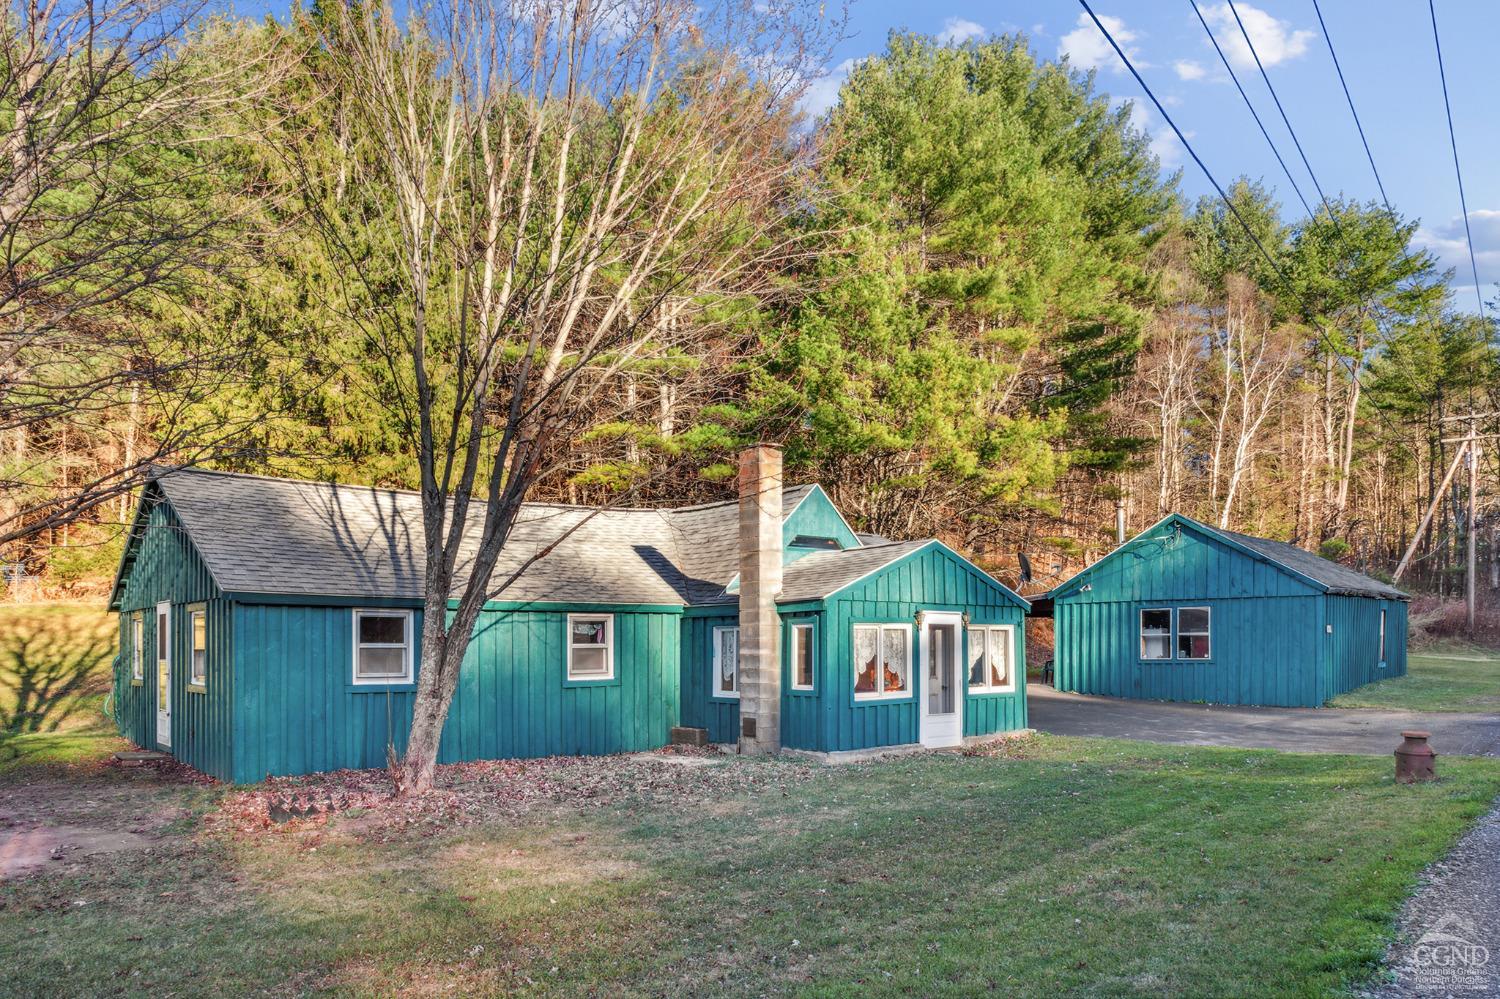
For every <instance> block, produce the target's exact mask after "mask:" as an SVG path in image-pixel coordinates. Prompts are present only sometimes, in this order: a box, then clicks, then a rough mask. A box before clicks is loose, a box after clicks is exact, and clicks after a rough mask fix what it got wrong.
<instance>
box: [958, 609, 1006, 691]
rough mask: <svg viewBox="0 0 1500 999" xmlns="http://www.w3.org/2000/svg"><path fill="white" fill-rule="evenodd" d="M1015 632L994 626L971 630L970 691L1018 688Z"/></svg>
mask: <svg viewBox="0 0 1500 999" xmlns="http://www.w3.org/2000/svg"><path fill="white" fill-rule="evenodd" d="M1015 658H1016V651H1015V629H1014V628H1012V627H1011V626H1010V625H994V626H990V627H979V628H970V629H969V692H970V693H976V694H984V693H994V692H997V691H1005V692H1009V691H1012V690H1014V689H1015Z"/></svg>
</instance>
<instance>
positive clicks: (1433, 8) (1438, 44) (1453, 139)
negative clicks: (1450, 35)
mask: <svg viewBox="0 0 1500 999" xmlns="http://www.w3.org/2000/svg"><path fill="white" fill-rule="evenodd" d="M1427 10H1428V12H1429V13H1431V14H1432V44H1433V47H1434V48H1436V49H1437V62H1438V79H1439V80H1441V81H1442V83H1443V110H1444V111H1446V112H1447V114H1448V144H1449V145H1451V146H1452V147H1453V172H1454V173H1455V174H1456V175H1457V176H1458V204H1459V207H1460V208H1462V209H1463V213H1464V238H1465V239H1466V240H1468V243H1469V267H1470V268H1471V269H1472V271H1473V274H1474V297H1475V298H1477V299H1479V315H1480V316H1483V315H1484V293H1483V292H1481V291H1480V290H1479V264H1478V262H1477V261H1476V260H1475V259H1474V234H1473V233H1471V232H1470V231H1469V203H1468V200H1467V199H1465V198H1464V172H1463V168H1462V167H1460V166H1459V165H1458V136H1457V133H1455V132H1454V131H1453V106H1452V105H1451V104H1449V103H1448V74H1447V73H1445V72H1444V71H1443V42H1442V40H1441V39H1440V38H1439V37H1438V25H1437V4H1436V3H1435V2H1434V0H1427Z"/></svg>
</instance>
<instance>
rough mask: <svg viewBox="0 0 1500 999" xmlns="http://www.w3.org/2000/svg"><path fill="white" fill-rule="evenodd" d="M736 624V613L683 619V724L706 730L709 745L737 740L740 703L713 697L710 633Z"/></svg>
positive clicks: (737, 617)
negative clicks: (710, 743)
mask: <svg viewBox="0 0 1500 999" xmlns="http://www.w3.org/2000/svg"><path fill="white" fill-rule="evenodd" d="M739 621H740V618H739V613H738V611H737V610H731V612H730V613H728V614H722V613H720V614H712V615H700V614H694V613H691V612H689V613H688V614H685V615H684V616H683V618H682V683H681V686H682V724H683V725H687V726H689V727H691V728H702V729H707V730H708V738H709V741H711V742H737V741H738V740H739V726H740V702H739V701H738V700H734V699H731V698H721V697H715V696H713V672H714V658H713V655H714V654H713V631H714V629H715V628H734V627H738V625H739Z"/></svg>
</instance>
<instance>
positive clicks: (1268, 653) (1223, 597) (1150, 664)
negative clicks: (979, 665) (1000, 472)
mask: <svg viewBox="0 0 1500 999" xmlns="http://www.w3.org/2000/svg"><path fill="white" fill-rule="evenodd" d="M1170 536H1171V530H1170V528H1165V529H1161V530H1159V531H1157V532H1155V533H1154V534H1153V535H1152V536H1143V537H1142V538H1137V539H1135V540H1134V541H1132V542H1130V543H1129V544H1128V545H1126V547H1125V548H1124V549H1122V551H1121V553H1120V554H1119V555H1117V556H1115V557H1114V558H1113V559H1112V560H1111V562H1109V563H1108V564H1101V565H1099V566H1098V567H1097V568H1095V569H1094V570H1092V571H1091V572H1090V573H1089V574H1088V576H1087V577H1086V582H1087V584H1088V586H1089V589H1088V590H1087V591H1084V590H1082V589H1081V587H1082V585H1083V583H1084V581H1085V580H1084V579H1080V580H1079V582H1078V583H1069V584H1065V585H1064V586H1063V587H1060V588H1059V590H1058V593H1057V598H1056V603H1055V608H1054V616H1055V621H1054V625H1055V629H1054V630H1055V643H1056V648H1055V651H1054V654H1053V657H1054V661H1055V668H1056V682H1057V689H1059V690H1067V691H1072V692H1074V693H1080V694H1102V695H1106V696H1110V697H1132V698H1144V699H1149V700H1172V701H1204V702H1210V703H1216V704H1262V705H1273V706H1279V707H1317V706H1319V705H1321V704H1323V703H1324V702H1325V701H1326V700H1327V699H1328V698H1329V697H1332V696H1334V695H1335V694H1337V693H1341V692H1343V691H1345V690H1349V689H1352V688H1353V687H1356V686H1359V685H1360V684H1363V683H1368V682H1370V681H1371V680H1374V679H1379V678H1381V677H1382V676H1400V675H1402V674H1403V673H1405V671H1406V605H1405V603H1404V602H1403V601H1395V600H1393V601H1381V600H1374V599H1370V598H1365V597H1334V596H1328V595H1326V594H1324V593H1322V592H1321V591H1320V590H1319V589H1318V588H1316V587H1314V586H1312V585H1311V584H1309V583H1306V582H1304V581H1302V580H1301V579H1299V578H1298V577H1296V576H1293V575H1291V574H1290V573H1288V572H1286V571H1285V570H1282V569H1280V568H1278V567H1277V566H1275V565H1272V564H1270V563H1268V562H1265V561H1262V560H1260V559H1257V558H1254V557H1252V556H1249V555H1246V554H1245V553H1243V552H1241V551H1239V550H1237V549H1235V548H1233V547H1231V546H1229V545H1226V544H1224V543H1223V542H1221V541H1219V540H1217V539H1215V538H1212V537H1209V536H1206V535H1203V534H1199V533H1198V532H1195V531H1191V530H1186V529H1184V530H1183V531H1182V532H1181V533H1180V534H1179V535H1177V536H1176V538H1175V540H1169V539H1170ZM1184 606H1191V607H1209V608H1211V611H1212V614H1211V619H1212V642H1211V651H1212V658H1211V659H1209V660H1206V661H1204V660H1193V661H1183V660H1178V659H1171V660H1143V659H1141V657H1140V632H1139V627H1140V625H1139V621H1140V612H1141V611H1142V610H1143V609H1150V608H1173V609H1174V610H1175V609H1176V608H1180V607H1184ZM1381 607H1384V608H1385V609H1386V610H1387V615H1388V616H1387V627H1388V629H1389V630H1388V638H1387V652H1388V658H1387V668H1386V669H1385V670H1384V671H1381V670H1379V669H1378V668H1377V664H1378V661H1379V657H1378V645H1379V610H1380V608H1381ZM1173 622H1174V639H1173V647H1174V650H1175V644H1176V643H1175V623H1176V615H1175V613H1174V615H1173ZM1329 624H1332V625H1333V626H1334V631H1333V634H1332V635H1329V634H1328V633H1327V631H1326V626H1327V625H1329Z"/></svg>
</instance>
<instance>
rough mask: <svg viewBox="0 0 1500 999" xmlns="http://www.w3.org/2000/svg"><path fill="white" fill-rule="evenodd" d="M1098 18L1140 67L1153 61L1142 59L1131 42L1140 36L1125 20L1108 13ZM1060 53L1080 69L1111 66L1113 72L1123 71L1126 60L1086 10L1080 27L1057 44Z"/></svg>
mask: <svg viewBox="0 0 1500 999" xmlns="http://www.w3.org/2000/svg"><path fill="white" fill-rule="evenodd" d="M1099 22H1100V23H1101V24H1103V25H1104V27H1105V28H1106V29H1108V31H1109V33H1110V34H1111V35H1113V36H1114V37H1115V41H1117V42H1119V43H1120V48H1122V49H1124V50H1125V54H1126V55H1127V56H1129V57H1130V61H1131V62H1133V63H1134V64H1135V66H1136V68H1137V69H1146V68H1148V67H1149V66H1150V63H1147V62H1144V61H1142V60H1141V58H1140V56H1139V54H1138V53H1137V51H1136V50H1135V49H1134V48H1131V45H1130V43H1131V42H1133V41H1136V40H1137V39H1138V38H1139V37H1140V36H1139V35H1138V34H1137V33H1136V32H1134V31H1131V30H1130V29H1129V28H1127V27H1125V22H1124V21H1123V20H1121V19H1120V18H1118V17H1111V16H1109V15H1108V14H1100V15H1099ZM1057 54H1058V55H1059V56H1067V57H1068V60H1069V61H1070V62H1072V64H1073V65H1074V66H1077V67H1078V68H1079V69H1109V70H1111V71H1113V72H1116V73H1119V72H1123V71H1124V69H1125V64H1124V63H1122V62H1121V61H1120V57H1119V56H1117V55H1115V50H1114V49H1113V48H1111V47H1110V44H1109V39H1107V38H1105V37H1104V33H1103V32H1101V31H1100V30H1099V29H1098V27H1096V26H1095V25H1094V22H1093V20H1092V19H1091V18H1090V17H1089V16H1088V15H1087V14H1079V15H1078V27H1076V28H1074V29H1073V30H1072V31H1070V32H1068V33H1067V34H1066V35H1063V36H1062V38H1061V39H1060V40H1059V42H1058V45H1057Z"/></svg>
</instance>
